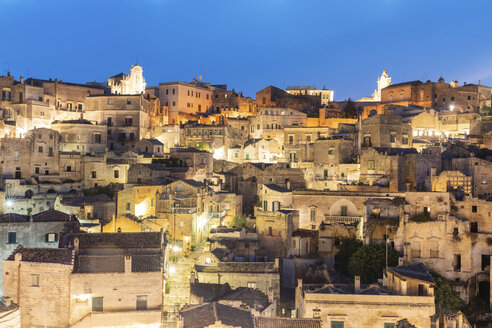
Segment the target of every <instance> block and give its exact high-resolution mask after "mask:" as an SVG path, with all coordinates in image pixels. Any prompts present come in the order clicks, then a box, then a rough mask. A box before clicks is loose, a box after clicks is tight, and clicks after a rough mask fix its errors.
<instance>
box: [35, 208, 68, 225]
mask: <svg viewBox="0 0 492 328" xmlns="http://www.w3.org/2000/svg"><path fill="white" fill-rule="evenodd" d="M32 220H33V221H34V222H54V221H72V220H74V218H73V217H72V216H71V215H70V214H67V213H63V212H60V211H57V210H47V211H44V212H41V213H38V214H35V215H33V216H32Z"/></svg>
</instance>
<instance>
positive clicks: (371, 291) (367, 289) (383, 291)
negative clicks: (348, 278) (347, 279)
mask: <svg viewBox="0 0 492 328" xmlns="http://www.w3.org/2000/svg"><path fill="white" fill-rule="evenodd" d="M303 289H304V291H305V292H307V293H313V294H347V295H348V294H360V295H390V294H392V293H391V292H390V291H389V290H388V289H387V288H385V287H384V286H382V285H379V284H371V285H362V284H361V285H360V290H359V291H358V292H356V291H355V286H354V284H329V285H324V286H318V288H312V286H309V285H306V286H303Z"/></svg>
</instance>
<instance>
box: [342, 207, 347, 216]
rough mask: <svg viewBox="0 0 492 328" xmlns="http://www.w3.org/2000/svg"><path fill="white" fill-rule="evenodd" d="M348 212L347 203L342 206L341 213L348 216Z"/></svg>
mask: <svg viewBox="0 0 492 328" xmlns="http://www.w3.org/2000/svg"><path fill="white" fill-rule="evenodd" d="M347 214H348V207H347V206H345V205H342V206H341V207H340V215H341V216H347Z"/></svg>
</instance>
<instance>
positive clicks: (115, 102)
mask: <svg viewBox="0 0 492 328" xmlns="http://www.w3.org/2000/svg"><path fill="white" fill-rule="evenodd" d="M87 103H88V110H87V111H86V117H87V119H88V120H90V121H96V122H97V123H98V124H100V125H106V126H107V129H108V132H107V140H108V149H109V150H129V149H132V148H134V147H135V146H136V143H137V142H138V141H139V140H140V139H145V138H150V137H151V116H152V113H153V112H154V106H155V104H154V100H153V99H148V98H146V97H144V95H97V96H89V97H87Z"/></svg>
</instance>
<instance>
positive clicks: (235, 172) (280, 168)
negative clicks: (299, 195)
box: [224, 163, 306, 214]
mask: <svg viewBox="0 0 492 328" xmlns="http://www.w3.org/2000/svg"><path fill="white" fill-rule="evenodd" d="M227 172H228V174H227V175H225V178H226V181H225V184H224V188H226V189H228V190H230V191H233V192H235V193H237V194H241V195H243V213H244V214H253V212H254V205H255V204H256V202H257V201H258V196H257V191H258V185H259V184H275V185H278V186H283V187H288V186H290V188H292V189H298V188H305V187H306V181H305V178H304V173H303V171H302V170H301V169H298V168H290V167H289V166H288V165H286V164H283V163H282V164H263V163H245V164H241V165H237V166H235V167H234V168H232V169H230V170H228V171H227Z"/></svg>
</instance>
